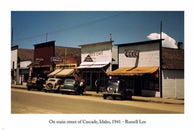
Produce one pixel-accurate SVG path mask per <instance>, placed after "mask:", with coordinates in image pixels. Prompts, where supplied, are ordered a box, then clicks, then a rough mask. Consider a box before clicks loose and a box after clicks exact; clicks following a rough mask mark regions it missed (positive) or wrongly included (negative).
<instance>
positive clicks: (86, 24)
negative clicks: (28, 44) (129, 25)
mask: <svg viewBox="0 0 195 130" xmlns="http://www.w3.org/2000/svg"><path fill="white" fill-rule="evenodd" d="M125 13H126V12H120V13H117V14H114V15H111V16H107V17H104V18H101V19H97V20H93V21H89V22H87V23H81V24H78V25H75V26H71V27H67V28H64V29H60V30H56V31H51V32H47V35H49V34H50V35H52V34H55V33H60V32H65V31H68V30H73V29H77V28H81V27H85V26H89V25H92V24H95V23H98V22H101V21H105V20H107V19H110V18H112V17H116V16H118V15H121V14H125ZM41 36H45V33H42V34H38V35H35V36H30V37H26V38H21V39H17V40H13V41H23V40H29V39H33V38H37V37H41Z"/></svg>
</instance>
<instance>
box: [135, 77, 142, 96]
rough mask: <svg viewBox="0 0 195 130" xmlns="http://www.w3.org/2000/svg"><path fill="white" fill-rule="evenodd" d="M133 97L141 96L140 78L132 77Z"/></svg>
mask: <svg viewBox="0 0 195 130" xmlns="http://www.w3.org/2000/svg"><path fill="white" fill-rule="evenodd" d="M134 81H135V82H134V95H135V96H141V90H142V77H141V76H134Z"/></svg>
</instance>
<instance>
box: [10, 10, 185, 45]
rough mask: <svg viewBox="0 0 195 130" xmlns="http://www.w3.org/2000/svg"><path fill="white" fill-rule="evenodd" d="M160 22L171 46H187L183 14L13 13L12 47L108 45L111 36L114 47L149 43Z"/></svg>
mask: <svg viewBox="0 0 195 130" xmlns="http://www.w3.org/2000/svg"><path fill="white" fill-rule="evenodd" d="M160 21H162V31H163V34H164V35H163V36H166V38H167V39H171V41H170V44H177V42H183V43H184V11H11V27H12V28H13V43H12V45H19V48H30V49H33V48H34V46H33V45H34V44H38V43H43V42H46V41H53V40H54V41H56V42H55V45H56V46H68V47H79V46H78V45H83V44H89V43H96V42H103V41H108V40H110V33H111V34H112V40H113V41H114V42H113V44H122V43H132V42H139V41H147V40H153V39H155V38H156V35H158V34H159V32H160ZM152 36H154V37H152ZM163 38H164V37H163ZM168 42H169V41H168ZM171 46H174V45H171Z"/></svg>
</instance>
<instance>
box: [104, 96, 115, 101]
mask: <svg viewBox="0 0 195 130" xmlns="http://www.w3.org/2000/svg"><path fill="white" fill-rule="evenodd" d="M106 99H107V100H113V99H114V98H113V96H107V97H106Z"/></svg>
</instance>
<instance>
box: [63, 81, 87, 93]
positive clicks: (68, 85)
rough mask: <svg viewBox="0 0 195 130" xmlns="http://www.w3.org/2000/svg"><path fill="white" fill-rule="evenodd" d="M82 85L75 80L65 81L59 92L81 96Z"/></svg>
mask: <svg viewBox="0 0 195 130" xmlns="http://www.w3.org/2000/svg"><path fill="white" fill-rule="evenodd" d="M84 89H85V87H84V83H83V82H80V83H79V81H77V80H75V79H71V78H68V79H65V80H64V84H63V85H62V86H61V88H60V92H61V93H62V94H63V93H74V94H83V92H84Z"/></svg>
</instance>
